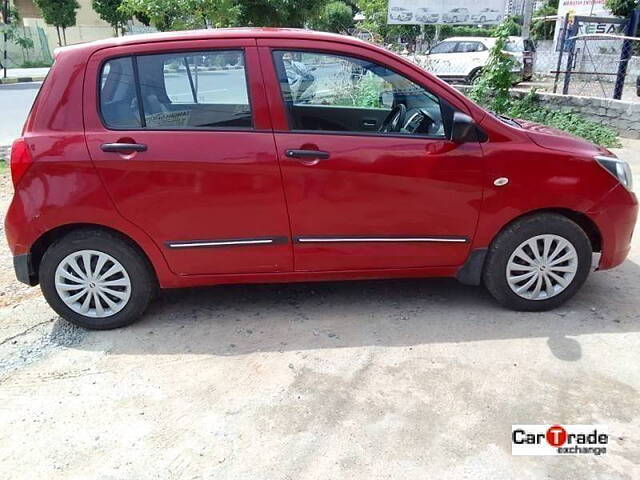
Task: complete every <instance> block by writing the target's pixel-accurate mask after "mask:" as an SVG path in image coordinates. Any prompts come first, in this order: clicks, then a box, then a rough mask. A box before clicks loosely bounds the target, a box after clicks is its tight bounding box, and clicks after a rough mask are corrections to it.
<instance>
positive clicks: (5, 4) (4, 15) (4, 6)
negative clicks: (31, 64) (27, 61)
mask: <svg viewBox="0 0 640 480" xmlns="http://www.w3.org/2000/svg"><path fill="white" fill-rule="evenodd" d="M2 21H3V22H4V28H3V29H2V40H3V46H2V51H3V54H2V62H0V63H2V65H1V66H2V78H7V63H9V60H8V58H9V57H8V55H7V40H8V39H7V35H8V33H7V30H8V29H9V0H3V2H2Z"/></svg>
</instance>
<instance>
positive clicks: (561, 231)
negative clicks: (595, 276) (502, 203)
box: [483, 213, 592, 312]
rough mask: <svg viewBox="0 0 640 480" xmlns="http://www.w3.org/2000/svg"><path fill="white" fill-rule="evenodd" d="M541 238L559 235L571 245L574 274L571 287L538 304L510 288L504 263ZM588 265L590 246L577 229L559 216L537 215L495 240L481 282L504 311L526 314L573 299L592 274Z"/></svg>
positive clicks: (581, 231)
mask: <svg viewBox="0 0 640 480" xmlns="http://www.w3.org/2000/svg"><path fill="white" fill-rule="evenodd" d="M543 234H553V235H558V236H560V237H562V238H564V239H565V240H567V241H569V242H570V243H571V244H572V245H573V247H574V248H575V250H576V253H577V261H578V265H577V270H576V273H575V276H574V277H573V280H571V283H569V285H568V286H567V287H566V288H565V289H564V290H563V291H561V292H560V293H558V294H556V295H555V296H550V297H549V298H544V299H540V300H532V299H527V298H523V297H521V296H520V295H518V294H517V293H515V292H514V291H513V290H512V289H511V287H510V286H509V283H508V281H507V263H508V262H509V259H510V257H511V255H512V254H513V252H514V251H515V250H516V249H517V248H518V246H520V245H521V244H522V243H523V242H525V241H526V240H528V239H531V238H533V237H535V236H537V235H543ZM591 261H592V249H591V242H590V241H589V238H588V237H587V235H586V234H585V232H584V230H582V228H580V226H578V225H577V224H576V223H574V222H573V221H571V220H570V219H568V218H566V217H564V216H562V215H558V214H554V213H544V214H537V215H532V216H529V217H524V218H522V219H521V220H518V221H516V222H514V223H513V224H511V225H509V226H508V227H507V228H505V229H504V230H503V231H502V232H500V234H499V235H498V236H497V237H496V238H495V239H494V241H493V242H492V244H491V247H490V248H489V252H488V254H487V259H486V262H485V267H484V272H483V281H484V285H485V287H486V288H487V290H489V292H490V293H491V295H493V297H494V298H495V299H496V300H497V301H498V302H500V303H501V304H502V305H503V306H505V307H507V308H511V309H513V310H519V311H529V312H535V311H545V310H551V309H553V308H556V307H558V306H559V305H561V304H562V303H564V302H565V301H567V300H568V299H570V298H571V297H573V295H575V293H576V292H577V291H578V290H579V289H580V287H581V286H582V284H583V283H584V282H585V280H586V279H587V276H588V275H589V272H590V270H591ZM518 286H519V284H518Z"/></svg>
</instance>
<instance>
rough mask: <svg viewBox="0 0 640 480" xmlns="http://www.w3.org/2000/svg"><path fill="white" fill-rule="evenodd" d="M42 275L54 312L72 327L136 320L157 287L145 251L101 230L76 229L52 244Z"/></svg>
mask: <svg viewBox="0 0 640 480" xmlns="http://www.w3.org/2000/svg"><path fill="white" fill-rule="evenodd" d="M39 277H40V287H41V289H42V293H43V294H44V296H45V298H46V300H47V302H48V303H49V305H50V306H51V308H53V309H54V310H55V311H56V312H57V313H58V314H59V315H60V316H61V317H63V318H64V319H66V320H68V321H69V322H71V323H74V324H76V325H78V326H81V327H84V328H91V329H97V330H106V329H110V328H117V327H122V326H125V325H128V324H130V323H133V322H134V321H136V320H137V319H138V318H139V317H140V316H141V315H142V313H143V312H144V310H145V309H146V308H147V305H148V304H149V301H150V300H151V298H152V297H153V294H154V293H155V286H156V282H155V278H154V276H153V274H152V273H151V269H150V267H149V266H148V264H147V262H146V260H145V258H144V257H143V256H142V253H141V252H140V251H139V250H138V249H136V248H135V247H134V246H133V245H131V244H130V243H128V242H127V241H125V240H124V239H123V238H120V237H119V236H117V235H115V234H112V233H110V232H106V231H101V230H77V231H74V232H71V233H69V234H67V235H65V236H64V237H62V238H60V239H59V240H57V241H56V242H55V243H53V244H52V245H51V246H50V247H49V248H48V249H47V251H46V252H45V254H44V256H43V257H42V261H41V263H40V273H39Z"/></svg>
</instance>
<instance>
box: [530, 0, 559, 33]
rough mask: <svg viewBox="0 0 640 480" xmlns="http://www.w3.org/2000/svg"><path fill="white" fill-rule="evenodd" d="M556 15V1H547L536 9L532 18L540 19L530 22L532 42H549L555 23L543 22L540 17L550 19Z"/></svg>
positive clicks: (554, 29)
mask: <svg viewBox="0 0 640 480" xmlns="http://www.w3.org/2000/svg"><path fill="white" fill-rule="evenodd" d="M555 15H558V0H547V1H546V2H544V4H543V5H542V6H541V7H540V8H538V9H537V10H536V11H535V12H534V13H533V17H534V18H536V17H538V18H540V20H534V21H533V22H531V37H532V38H533V39H534V40H551V39H553V37H554V34H555V31H556V22H555V20H554V21H552V22H551V21H548V20H544V19H543V18H542V17H552V16H555Z"/></svg>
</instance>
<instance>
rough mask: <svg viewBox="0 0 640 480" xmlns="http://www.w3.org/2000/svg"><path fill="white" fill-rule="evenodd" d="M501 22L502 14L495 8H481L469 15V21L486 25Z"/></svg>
mask: <svg viewBox="0 0 640 480" xmlns="http://www.w3.org/2000/svg"><path fill="white" fill-rule="evenodd" d="M500 20H502V12H500V10H496V9H495V8H482V9H480V10H478V11H477V12H476V13H474V14H473V15H471V21H472V22H474V23H479V24H481V25H486V24H488V23H499V22H500Z"/></svg>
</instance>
